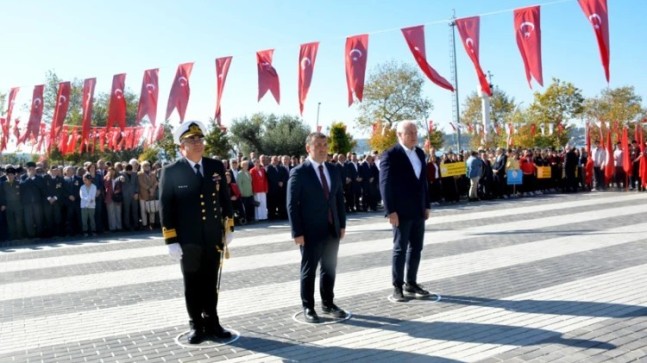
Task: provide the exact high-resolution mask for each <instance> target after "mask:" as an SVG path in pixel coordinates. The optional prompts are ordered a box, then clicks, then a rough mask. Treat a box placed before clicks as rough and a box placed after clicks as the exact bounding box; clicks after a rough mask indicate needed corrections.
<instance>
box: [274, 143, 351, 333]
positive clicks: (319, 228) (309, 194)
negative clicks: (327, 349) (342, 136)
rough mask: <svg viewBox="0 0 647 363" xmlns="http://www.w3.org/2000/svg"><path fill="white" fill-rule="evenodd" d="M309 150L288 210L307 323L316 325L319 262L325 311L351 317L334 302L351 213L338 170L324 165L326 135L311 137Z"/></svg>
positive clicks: (295, 172) (294, 178)
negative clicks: (297, 251)
mask: <svg viewBox="0 0 647 363" xmlns="http://www.w3.org/2000/svg"><path fill="white" fill-rule="evenodd" d="M306 151H307V152H308V158H307V159H306V161H305V162H304V163H303V164H301V165H299V166H297V167H295V168H294V169H292V170H291V171H290V178H289V179H288V196H287V208H288V218H289V220H290V225H291V227H292V237H293V238H294V243H296V244H297V245H299V247H300V249H301V303H302V305H303V315H304V318H305V320H306V321H308V322H311V323H317V322H319V316H318V315H317V313H316V312H315V309H314V290H315V276H316V273H317V265H318V264H319V262H320V261H321V272H320V281H319V282H320V286H319V291H320V293H321V304H322V310H323V312H324V313H326V314H331V315H332V316H334V317H336V318H343V317H345V316H346V315H347V314H346V312H345V311H344V310H342V309H340V308H339V307H338V306H337V305H335V303H334V301H333V299H334V293H333V289H334V287H335V274H336V269H337V253H338V251H339V241H340V240H341V239H343V238H344V234H345V231H346V210H345V206H344V194H343V187H342V181H341V176H340V173H339V169H337V167H335V166H333V164H327V163H326V162H325V161H326V158H327V155H328V142H327V140H326V135H324V134H322V133H320V132H313V133H311V134H309V135H308V137H307V139H306Z"/></svg>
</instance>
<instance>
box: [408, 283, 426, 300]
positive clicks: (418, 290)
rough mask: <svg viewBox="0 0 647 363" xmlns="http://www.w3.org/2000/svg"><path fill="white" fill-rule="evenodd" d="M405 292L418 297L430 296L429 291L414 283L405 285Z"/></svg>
mask: <svg viewBox="0 0 647 363" xmlns="http://www.w3.org/2000/svg"><path fill="white" fill-rule="evenodd" d="M404 291H405V292H406V293H407V294H413V295H416V296H417V297H427V296H429V291H427V290H425V289H423V288H422V287H420V285H418V284H416V283H413V284H408V283H407V284H405V285H404Z"/></svg>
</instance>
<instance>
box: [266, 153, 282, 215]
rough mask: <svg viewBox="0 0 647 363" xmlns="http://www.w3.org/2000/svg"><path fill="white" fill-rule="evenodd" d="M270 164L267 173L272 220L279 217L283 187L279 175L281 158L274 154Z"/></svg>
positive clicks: (269, 208) (268, 200) (268, 204)
mask: <svg viewBox="0 0 647 363" xmlns="http://www.w3.org/2000/svg"><path fill="white" fill-rule="evenodd" d="M270 160H271V161H270V164H269V165H267V166H266V167H265V173H266V174H265V175H267V187H268V189H267V218H268V219H269V220H271V221H273V220H277V219H278V218H279V203H280V201H281V187H280V186H279V183H280V176H279V168H278V167H279V158H278V156H276V155H273V156H272V157H271V159H270Z"/></svg>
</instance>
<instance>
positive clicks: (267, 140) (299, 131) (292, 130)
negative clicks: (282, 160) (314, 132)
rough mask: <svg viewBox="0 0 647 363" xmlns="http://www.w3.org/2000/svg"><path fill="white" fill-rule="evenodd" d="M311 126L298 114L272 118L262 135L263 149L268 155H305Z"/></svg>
mask: <svg viewBox="0 0 647 363" xmlns="http://www.w3.org/2000/svg"><path fill="white" fill-rule="evenodd" d="M309 133H310V127H308V126H307V125H305V124H304V123H303V120H302V119H301V118H299V117H297V116H289V115H283V116H281V117H280V118H278V119H276V118H275V117H274V118H270V121H268V122H267V125H266V127H265V132H264V133H263V135H262V145H263V147H262V150H263V153H264V154H268V155H303V154H305V144H306V138H307V137H308V134H309Z"/></svg>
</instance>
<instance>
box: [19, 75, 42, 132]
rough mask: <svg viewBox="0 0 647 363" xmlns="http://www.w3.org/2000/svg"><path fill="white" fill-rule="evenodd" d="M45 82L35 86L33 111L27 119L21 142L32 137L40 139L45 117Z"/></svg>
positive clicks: (32, 99)
mask: <svg viewBox="0 0 647 363" xmlns="http://www.w3.org/2000/svg"><path fill="white" fill-rule="evenodd" d="M44 89H45V85H44V84H40V85H37V86H34V93H33V96H32V98H31V111H30V113H29V121H27V131H26V132H25V133H24V134H23V135H22V139H21V141H20V142H25V140H27V138H29V137H31V138H32V139H34V140H37V139H38V134H39V132H40V124H41V120H42V119H43V91H44Z"/></svg>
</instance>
